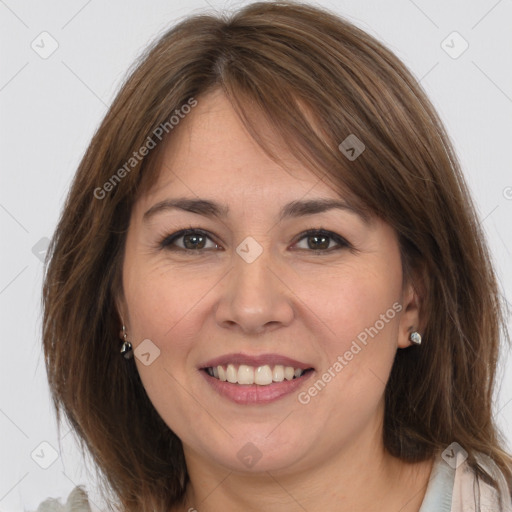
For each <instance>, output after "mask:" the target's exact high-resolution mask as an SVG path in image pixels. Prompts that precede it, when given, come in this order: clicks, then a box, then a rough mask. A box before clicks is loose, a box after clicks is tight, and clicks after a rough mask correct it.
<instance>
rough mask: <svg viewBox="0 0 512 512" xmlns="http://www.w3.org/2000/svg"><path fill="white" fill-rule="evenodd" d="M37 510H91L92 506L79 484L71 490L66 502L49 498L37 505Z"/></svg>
mask: <svg viewBox="0 0 512 512" xmlns="http://www.w3.org/2000/svg"><path fill="white" fill-rule="evenodd" d="M36 512H91V507H90V505H89V500H88V498H87V493H86V492H85V490H84V489H83V488H82V487H80V486H77V487H75V488H74V489H73V490H72V491H71V492H70V494H69V496H68V499H67V501H66V503H65V504H62V503H61V502H60V500H57V499H55V498H48V499H46V500H45V501H43V502H42V503H41V504H40V505H39V507H37V510H36Z"/></svg>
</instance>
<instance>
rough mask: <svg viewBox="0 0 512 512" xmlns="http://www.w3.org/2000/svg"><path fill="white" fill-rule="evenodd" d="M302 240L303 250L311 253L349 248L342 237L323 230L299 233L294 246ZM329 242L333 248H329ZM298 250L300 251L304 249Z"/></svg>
mask: <svg viewBox="0 0 512 512" xmlns="http://www.w3.org/2000/svg"><path fill="white" fill-rule="evenodd" d="M302 240H306V246H307V247H306V248H305V250H308V249H309V250H311V251H313V252H315V251H317V252H331V251H333V250H339V249H343V248H344V247H349V246H350V244H349V243H348V242H347V241H346V240H345V239H344V238H343V237H341V236H339V235H337V234H336V233H333V232H332V231H325V230H323V229H312V230H308V231H306V232H304V233H301V235H300V238H299V240H298V241H297V242H296V244H297V243H298V242H300V241H302ZM331 242H334V243H335V246H334V247H332V246H331ZM336 245H337V246H336ZM300 249H301V250H302V249H304V247H302V248H300Z"/></svg>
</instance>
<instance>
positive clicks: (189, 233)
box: [160, 229, 219, 252]
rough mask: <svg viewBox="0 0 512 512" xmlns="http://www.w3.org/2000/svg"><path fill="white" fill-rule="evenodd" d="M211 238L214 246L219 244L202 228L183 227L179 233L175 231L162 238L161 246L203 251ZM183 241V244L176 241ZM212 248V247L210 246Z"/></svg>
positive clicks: (216, 246) (172, 248)
mask: <svg viewBox="0 0 512 512" xmlns="http://www.w3.org/2000/svg"><path fill="white" fill-rule="evenodd" d="M208 240H210V241H211V242H212V243H213V246H214V247H213V248H218V247H219V246H218V245H217V244H216V243H215V242H213V240H211V238H210V237H209V236H208V235H207V234H206V233H205V232H204V231H201V230H197V229H182V230H181V231H178V232H177V233H173V234H172V235H169V236H167V237H165V238H164V240H162V242H161V243H160V246H161V247H162V248H165V249H169V250H180V249H181V250H184V251H199V252H200V251H201V250H203V249H205V248H208V247H206V245H207V241H208ZM178 241H182V242H181V245H177V244H176V242H178ZM209 248H212V247H209Z"/></svg>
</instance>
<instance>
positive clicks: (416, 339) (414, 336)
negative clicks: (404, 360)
mask: <svg viewBox="0 0 512 512" xmlns="http://www.w3.org/2000/svg"><path fill="white" fill-rule="evenodd" d="M409 339H410V340H411V341H412V342H413V343H414V344H415V345H421V334H420V333H419V332H418V331H414V332H411V334H410V335H409Z"/></svg>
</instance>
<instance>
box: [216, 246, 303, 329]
mask: <svg viewBox="0 0 512 512" xmlns="http://www.w3.org/2000/svg"><path fill="white" fill-rule="evenodd" d="M233 258H234V262H233V266H232V267H231V269H230V270H229V272H228V273H227V275H226V276H225V278H224V280H223V281H224V282H223V285H222V295H221V297H220V298H219V302H218V304H217V308H216V311H215V315H216V321H217V323H218V325H220V326H221V327H223V328H230V329H239V330H240V331H241V332H242V333H243V334H260V333H262V332H265V331H268V330H273V329H278V328H279V327H284V326H287V325H289V324H290V323H291V322H292V320H293V318H294V314H295V313H294V308H293V296H294V295H293V292H292V290H291V289H290V287H289V286H287V284H286V283H285V281H284V279H283V275H282V274H283V272H282V271H281V272H280V271H279V268H278V265H277V263H276V261H272V257H271V254H270V251H269V250H267V249H265V250H263V252H262V254H261V255H260V256H259V257H258V258H257V259H256V260H254V261H252V262H250V263H248V262H247V261H246V260H244V259H243V258H242V257H240V256H239V255H238V254H237V253H235V254H234V256H233Z"/></svg>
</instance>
